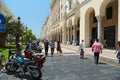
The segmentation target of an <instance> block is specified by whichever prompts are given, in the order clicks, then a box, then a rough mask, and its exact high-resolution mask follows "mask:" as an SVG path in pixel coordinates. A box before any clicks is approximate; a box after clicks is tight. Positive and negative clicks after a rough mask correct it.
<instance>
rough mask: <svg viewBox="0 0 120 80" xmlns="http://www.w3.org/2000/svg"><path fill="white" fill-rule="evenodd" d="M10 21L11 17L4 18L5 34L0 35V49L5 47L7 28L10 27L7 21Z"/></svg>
mask: <svg viewBox="0 0 120 80" xmlns="http://www.w3.org/2000/svg"><path fill="white" fill-rule="evenodd" d="M11 19H12V16H5V20H6V22H5V27H6V32H5V33H0V47H4V46H5V41H6V37H7V34H8V30H9V27H10V26H11V24H10V23H9V21H10V20H11Z"/></svg>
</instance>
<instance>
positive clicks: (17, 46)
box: [16, 16, 22, 56]
mask: <svg viewBox="0 0 120 80" xmlns="http://www.w3.org/2000/svg"><path fill="white" fill-rule="evenodd" d="M17 19H18V23H17V27H18V29H20V19H21V18H20V16H19V17H18V18H17ZM20 39H21V37H20V30H18V32H17V45H16V48H17V51H18V52H17V55H16V56H21V51H22V50H21V49H22V44H21V43H20Z"/></svg>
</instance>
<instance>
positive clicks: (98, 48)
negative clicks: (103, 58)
mask: <svg viewBox="0 0 120 80" xmlns="http://www.w3.org/2000/svg"><path fill="white" fill-rule="evenodd" d="M92 49H93V51H94V61H95V64H98V61H99V54H100V52H101V54H102V44H101V43H100V42H99V39H97V40H96V42H94V44H93V45H92Z"/></svg>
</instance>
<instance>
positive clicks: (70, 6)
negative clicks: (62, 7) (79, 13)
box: [69, 1, 72, 10]
mask: <svg viewBox="0 0 120 80" xmlns="http://www.w3.org/2000/svg"><path fill="white" fill-rule="evenodd" d="M71 8H72V2H71V1H69V10H70V9H71Z"/></svg>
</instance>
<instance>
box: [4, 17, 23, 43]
mask: <svg viewBox="0 0 120 80" xmlns="http://www.w3.org/2000/svg"><path fill="white" fill-rule="evenodd" d="M6 28H7V30H6V34H11V35H12V36H14V37H15V40H16V44H17V43H18V42H19V41H20V36H22V35H23V31H24V30H23V29H24V26H23V23H21V22H20V21H17V20H13V19H12V16H6Z"/></svg>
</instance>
